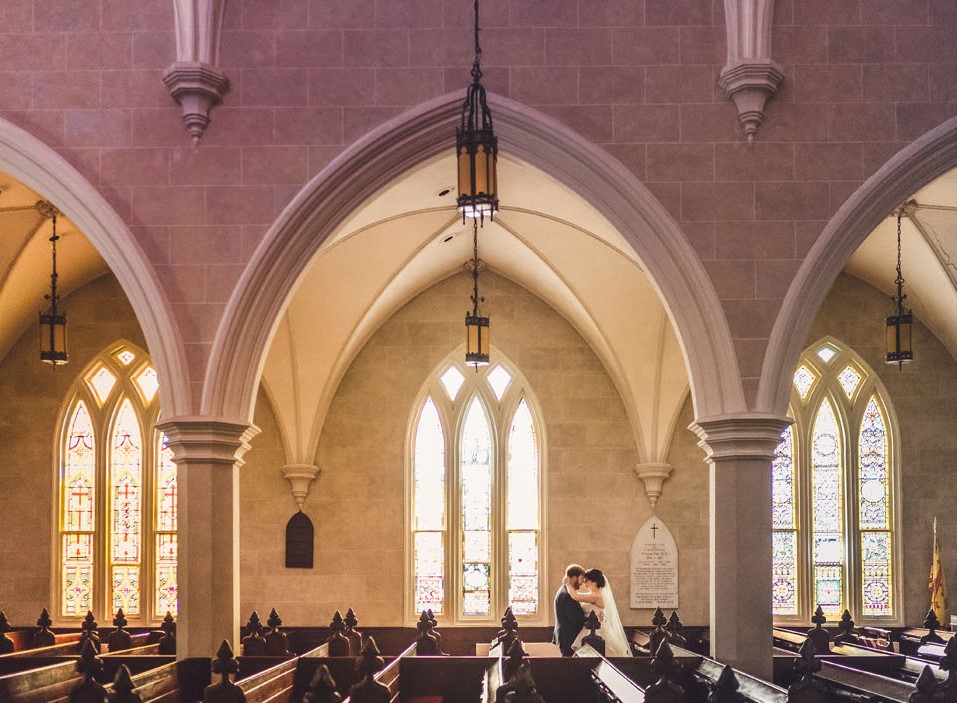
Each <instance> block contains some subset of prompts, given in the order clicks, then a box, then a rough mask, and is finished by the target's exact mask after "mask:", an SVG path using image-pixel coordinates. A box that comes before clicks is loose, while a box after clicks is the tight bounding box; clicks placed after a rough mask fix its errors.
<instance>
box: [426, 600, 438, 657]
mask: <svg viewBox="0 0 957 703" xmlns="http://www.w3.org/2000/svg"><path fill="white" fill-rule="evenodd" d="M425 612H427V613H428V614H429V620H431V621H432V634H433V635H435V639H436V640H438V643H439V651H442V633H441V632H439V621H438V620H436V619H435V614H434V613H433V612H432V608H429V609H428V610H426V611H425Z"/></svg>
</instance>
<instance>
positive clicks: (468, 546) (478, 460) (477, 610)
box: [460, 396, 492, 615]
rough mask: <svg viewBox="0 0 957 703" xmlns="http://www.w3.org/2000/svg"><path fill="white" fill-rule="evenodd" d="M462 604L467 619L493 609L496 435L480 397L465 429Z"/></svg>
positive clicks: (469, 412)
mask: <svg viewBox="0 0 957 703" xmlns="http://www.w3.org/2000/svg"><path fill="white" fill-rule="evenodd" d="M460 453H461V466H460V476H461V482H462V494H461V500H462V542H463V545H464V547H463V550H462V602H463V613H464V614H465V615H489V614H490V613H491V607H492V564H491V560H492V431H491V427H490V425H489V420H488V415H487V413H486V412H485V407H484V406H483V405H482V402H481V401H480V400H479V398H478V396H476V397H474V398H473V399H472V401H471V402H470V403H469V407H468V410H467V411H466V413H465V424H464V426H463V428H462V442H461V449H460Z"/></svg>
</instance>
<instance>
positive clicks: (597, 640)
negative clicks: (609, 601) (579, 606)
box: [582, 610, 605, 656]
mask: <svg viewBox="0 0 957 703" xmlns="http://www.w3.org/2000/svg"><path fill="white" fill-rule="evenodd" d="M585 629H586V630H588V634H587V635H585V636H584V637H582V644H583V645H585V644H587V645H588V646H590V647H591V648H592V649H594V650H595V651H596V652H598V653H599V654H601V655H602V656H605V638H604V637H602V636H601V635H599V634H598V630H599V629H601V620H599V619H598V614H597V613H596V612H595V611H594V610H593V611H591V612H590V613H588V617H587V618H585Z"/></svg>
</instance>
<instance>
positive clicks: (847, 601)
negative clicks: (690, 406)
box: [772, 339, 900, 624]
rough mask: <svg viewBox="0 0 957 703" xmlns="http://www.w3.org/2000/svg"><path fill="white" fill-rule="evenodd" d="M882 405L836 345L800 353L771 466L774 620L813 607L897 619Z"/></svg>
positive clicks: (796, 617) (801, 615) (878, 393)
mask: <svg viewBox="0 0 957 703" xmlns="http://www.w3.org/2000/svg"><path fill="white" fill-rule="evenodd" d="M809 378H813V379H815V380H814V381H813V383H809V382H808V379H809ZM888 408H889V405H888V401H887V399H886V394H885V392H884V390H883V388H882V386H881V384H880V382H879V380H878V378H877V377H876V374H874V372H873V371H871V369H870V368H869V367H868V365H867V364H866V363H864V361H863V360H862V359H860V357H858V356H857V355H856V354H854V352H853V351H851V350H850V349H848V348H846V347H844V346H843V345H842V344H840V343H839V342H837V341H836V340H833V339H828V340H826V341H824V342H821V343H818V344H816V345H814V346H812V347H810V348H808V349H807V350H805V352H804V354H802V356H801V361H800V362H799V365H798V372H797V373H796V374H795V378H794V390H793V392H792V395H791V409H790V414H791V416H792V417H793V418H794V424H793V425H792V426H791V427H789V428H788V429H787V430H785V431H784V432H783V433H782V435H781V440H782V441H781V444H780V446H779V447H778V449H777V452H776V455H775V460H774V462H773V465H772V527H773V531H774V532H773V537H772V540H773V546H772V549H773V565H772V568H773V572H774V573H773V579H774V581H773V583H774V586H773V599H772V606H773V612H774V616H775V620H776V621H783V622H788V621H791V622H802V623H804V622H807V621H808V619H809V618H810V616H811V614H812V613H813V612H814V609H815V608H816V607H817V606H818V605H820V606H821V608H822V609H823V610H824V612H825V614H826V615H827V616H828V618H829V619H837V618H839V617H840V616H841V614H842V613H843V611H844V609H845V608H846V609H848V610H849V611H850V612H851V615H852V617H853V618H854V619H855V620H856V621H858V622H859V623H862V624H866V623H867V622H875V623H884V624H896V623H897V621H899V619H900V614H899V613H896V612H895V603H896V602H897V601H896V599H895V593H896V592H897V590H898V584H897V583H896V581H895V579H896V578H897V571H898V569H897V568H896V565H895V562H896V560H897V559H898V556H897V555H898V554H899V553H900V549H899V535H898V534H897V533H896V532H895V531H894V524H895V520H894V510H895V504H894V494H895V474H894V469H893V467H894V452H893V451H892V449H893V441H892V438H891V435H892V433H891V420H890V415H889V410H888ZM802 496H804V498H802ZM802 555H807V557H806V558H805V557H802ZM802 584H807V587H806V588H805V590H804V591H802V588H804V587H803V586H802ZM805 591H806V592H805Z"/></svg>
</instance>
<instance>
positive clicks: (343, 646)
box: [326, 610, 364, 657]
mask: <svg viewBox="0 0 957 703" xmlns="http://www.w3.org/2000/svg"><path fill="white" fill-rule="evenodd" d="M345 629H346V623H345V621H344V620H343V619H342V613H340V612H339V611H338V610H337V611H336V613H335V615H333V616H332V622H331V623H329V638H328V639H327V640H326V644H328V645H329V656H330V657H348V656H350V655H351V652H350V651H349V648H350V644H351V643H350V642H349V638H348V637H346V636H345V635H344V634H343V632H344V631H345ZM363 649H364V648H363ZM360 651H361V650H360Z"/></svg>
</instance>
